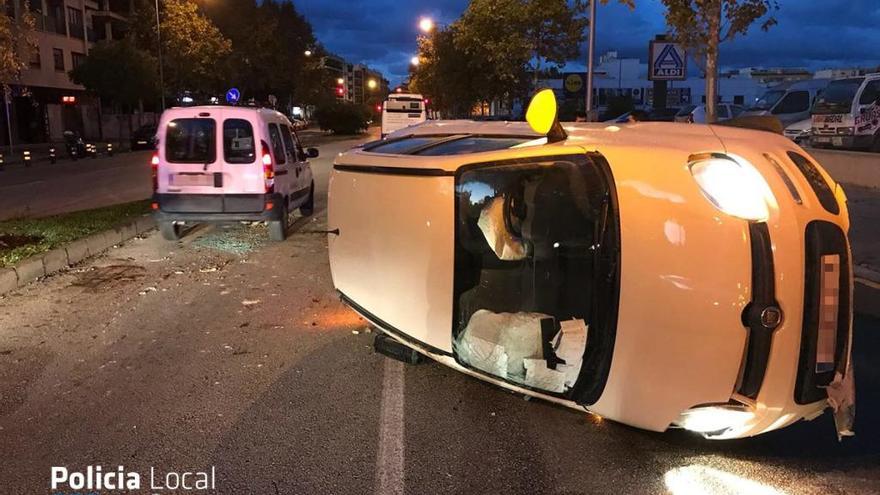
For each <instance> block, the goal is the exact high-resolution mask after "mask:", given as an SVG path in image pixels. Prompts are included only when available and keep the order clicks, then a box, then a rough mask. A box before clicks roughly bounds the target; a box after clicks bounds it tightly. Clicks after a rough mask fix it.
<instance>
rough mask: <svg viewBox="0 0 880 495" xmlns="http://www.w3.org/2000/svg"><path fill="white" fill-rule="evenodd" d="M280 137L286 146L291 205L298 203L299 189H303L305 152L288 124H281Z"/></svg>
mask: <svg viewBox="0 0 880 495" xmlns="http://www.w3.org/2000/svg"><path fill="white" fill-rule="evenodd" d="M279 127H280V129H281V137H282V138H283V139H284V147H285V148H287V157H288V160H290V173H291V174H292V177H291V178H290V191H291V195H290V205H291V207H293V206H294V205H295V204H298V203H299V199H300V194H299V191H301V190H302V189H303V184H302V183H303V168H304V162H305V154H304V152H303V150H302V147H301V146H299V143H298V142H297V141H296V139H295V138H294V134H293V131H292V129H291V128H290V126H288V125H285V124H281V125H279Z"/></svg>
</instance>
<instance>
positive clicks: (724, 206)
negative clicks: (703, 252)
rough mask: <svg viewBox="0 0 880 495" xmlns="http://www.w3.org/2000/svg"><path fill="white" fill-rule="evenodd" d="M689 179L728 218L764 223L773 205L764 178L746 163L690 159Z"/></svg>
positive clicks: (704, 157) (728, 159)
mask: <svg viewBox="0 0 880 495" xmlns="http://www.w3.org/2000/svg"><path fill="white" fill-rule="evenodd" d="M690 170H691V175H693V177H694V180H695V181H696V182H697V185H699V186H700V190H701V191H702V192H703V195H704V196H705V197H706V199H708V200H709V202H711V203H712V204H713V205H715V207H716V208H718V209H719V210H721V211H723V212H724V213H727V214H728V215H731V216H734V217H737V218H742V219H744V220H751V221H763V220H767V217H768V216H770V211H769V208H768V206H767V204H768V202H769V203H775V202H776V200H775V198H774V197H773V193H772V192H771V191H770V186H768V185H767V181H766V180H764V177H762V176H761V174H760V173H758V171H757V170H755V168H754V167H753V166H752V165H751V164H749V163H748V162H746V161H745V160H735V159H734V158H733V157H731V156H728V155H723V154H720V153H711V154H706V155H698V156H693V157H691V160H690Z"/></svg>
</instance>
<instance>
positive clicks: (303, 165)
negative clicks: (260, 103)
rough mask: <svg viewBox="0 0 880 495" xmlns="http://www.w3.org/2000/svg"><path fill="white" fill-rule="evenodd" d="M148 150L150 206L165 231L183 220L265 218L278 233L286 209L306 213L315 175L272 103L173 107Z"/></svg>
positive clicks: (177, 228)
mask: <svg viewBox="0 0 880 495" xmlns="http://www.w3.org/2000/svg"><path fill="white" fill-rule="evenodd" d="M159 142H160V143H161V146H160V147H159V149H158V150H157V151H156V153H154V154H153V158H152V166H153V190H154V191H155V194H154V200H153V209H154V210H155V212H154V213H155V216H156V221H157V223H158V224H159V230H160V231H161V232H162V235H163V237H165V238H166V239H168V240H176V239H179V238H180V236H181V233H182V229H183V226H184V225H187V224H192V223H200V222H235V221H261V220H264V221H267V222H268V225H269V236H270V238H272V239H273V240H283V239H284V238H285V236H286V231H287V226H288V216H289V213H290V212H292V211H294V210H296V209H299V210H300V213H301V214H302V215H305V216H308V215H311V214H312V212H313V211H314V204H315V182H314V180H313V178H312V169H311V166H310V165H309V162H308V159H309V158H315V157H317V156H318V150H317V149H315V148H308V149H304V148H303V147H302V144H301V143H300V141H299V138H298V137H297V135H296V131H295V130H294V129H293V128H292V125H291V123H290V121H289V120H287V117H285V116H284V115H283V114H281V113H279V112H276V111H275V110H269V109H262V108H261V109H258V108H248V107H222V106H197V107H186V108H172V109H170V110H167V111H165V113H163V114H162V119H161V120H160V122H159Z"/></svg>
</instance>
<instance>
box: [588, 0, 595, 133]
mask: <svg viewBox="0 0 880 495" xmlns="http://www.w3.org/2000/svg"><path fill="white" fill-rule="evenodd" d="M595 41H596V0H590V46H589V48H588V49H587V102H586V105H587V108H586V111H587V120H589V121H593V52H594V50H595V48H596V45H595Z"/></svg>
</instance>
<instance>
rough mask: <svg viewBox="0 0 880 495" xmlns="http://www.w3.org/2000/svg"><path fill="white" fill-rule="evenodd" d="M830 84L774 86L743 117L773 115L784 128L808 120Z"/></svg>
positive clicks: (821, 81)
mask: <svg viewBox="0 0 880 495" xmlns="http://www.w3.org/2000/svg"><path fill="white" fill-rule="evenodd" d="M829 82H830V80H829V79H808V80H806V81H797V82H793V83H785V84H781V85H779V86H774V87H772V88H770V89H768V90H767V92H766V93H764V94H763V95H761V97H760V98H758V100H757V101H756V102H755V104H754V105H752V106H751V107H749V108H748V109H747V110H746V111H745V112H744V113H743V115H773V116H774V117H776V118H777V119H779V121H780V122H782V125H783V127H785V126H789V125H791V124H794V123H797V122H800V121H802V120H804V119H808V118H810V107H812V106H813V101H815V99H816V96H818V95H819V94H820V93H821V92H822V90H824V89H825V87H826V86H828V83H829Z"/></svg>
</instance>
